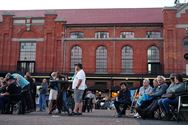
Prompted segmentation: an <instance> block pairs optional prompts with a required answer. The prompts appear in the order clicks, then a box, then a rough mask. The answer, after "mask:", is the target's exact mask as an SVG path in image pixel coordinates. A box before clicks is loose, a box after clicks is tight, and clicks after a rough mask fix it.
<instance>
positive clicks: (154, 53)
mask: <svg viewBox="0 0 188 125" xmlns="http://www.w3.org/2000/svg"><path fill="white" fill-rule="evenodd" d="M148 62H150V63H151V62H160V57H159V49H158V48H157V47H156V46H151V47H150V48H148Z"/></svg>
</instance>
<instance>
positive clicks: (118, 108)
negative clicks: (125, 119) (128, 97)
mask: <svg viewBox="0 0 188 125" xmlns="http://www.w3.org/2000/svg"><path fill="white" fill-rule="evenodd" d="M128 105H130V103H129V102H124V103H121V102H118V101H115V102H114V106H115V108H116V111H117V113H118V115H123V114H125V111H126V109H127V108H128ZM120 106H122V108H123V109H122V110H120Z"/></svg>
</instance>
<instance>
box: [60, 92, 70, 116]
mask: <svg viewBox="0 0 188 125" xmlns="http://www.w3.org/2000/svg"><path fill="white" fill-rule="evenodd" d="M61 94H62V98H61V101H62V103H63V106H64V109H65V110H66V111H67V112H68V113H70V111H69V109H70V107H69V106H68V102H69V100H68V98H67V91H63V92H62V93H61Z"/></svg>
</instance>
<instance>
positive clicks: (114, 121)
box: [0, 110, 188, 125]
mask: <svg viewBox="0 0 188 125" xmlns="http://www.w3.org/2000/svg"><path fill="white" fill-rule="evenodd" d="M114 115H115V113H114V111H107V110H96V111H94V112H92V113H84V115H83V116H79V117H78V116H65V115H47V114H46V113H40V112H34V113H31V114H27V115H0V125H177V124H178V125H187V124H188V122H180V123H177V122H175V121H171V122H169V121H159V120H142V119H134V118H131V117H129V118H127V117H126V118H115V117H114Z"/></svg>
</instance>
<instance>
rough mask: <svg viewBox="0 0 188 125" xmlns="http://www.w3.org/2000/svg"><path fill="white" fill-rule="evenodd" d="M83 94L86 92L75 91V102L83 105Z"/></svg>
mask: <svg viewBox="0 0 188 125" xmlns="http://www.w3.org/2000/svg"><path fill="white" fill-rule="evenodd" d="M83 94H84V90H79V89H74V102H75V103H81V102H82V97H83Z"/></svg>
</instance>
